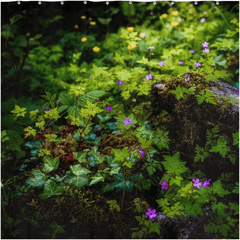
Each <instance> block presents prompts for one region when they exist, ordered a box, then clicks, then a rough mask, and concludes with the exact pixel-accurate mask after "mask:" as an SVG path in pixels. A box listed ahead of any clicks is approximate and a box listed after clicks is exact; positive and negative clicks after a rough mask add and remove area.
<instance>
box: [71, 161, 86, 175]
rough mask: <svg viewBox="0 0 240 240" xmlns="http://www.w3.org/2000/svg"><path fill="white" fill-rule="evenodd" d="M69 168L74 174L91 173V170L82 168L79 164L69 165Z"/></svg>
mask: <svg viewBox="0 0 240 240" xmlns="http://www.w3.org/2000/svg"><path fill="white" fill-rule="evenodd" d="M70 170H71V171H72V173H74V174H75V175H85V174H89V173H91V171H89V170H88V169H86V168H83V167H82V166H81V165H79V164H78V165H71V166H70Z"/></svg>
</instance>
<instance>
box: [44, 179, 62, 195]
mask: <svg viewBox="0 0 240 240" xmlns="http://www.w3.org/2000/svg"><path fill="white" fill-rule="evenodd" d="M65 188H66V186H57V184H56V183H55V182H54V181H53V180H50V179H48V180H47V181H46V183H45V185H44V189H43V192H42V193H41V194H40V195H39V196H40V198H42V199H44V198H49V197H51V196H53V195H61V194H62V193H63V190H64V189H65Z"/></svg>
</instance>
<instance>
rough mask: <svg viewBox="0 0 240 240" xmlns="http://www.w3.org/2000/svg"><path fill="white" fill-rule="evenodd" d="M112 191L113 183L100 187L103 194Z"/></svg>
mask: <svg viewBox="0 0 240 240" xmlns="http://www.w3.org/2000/svg"><path fill="white" fill-rule="evenodd" d="M113 189H114V185H113V183H107V184H103V185H102V192H103V193H105V192H109V191H112V190H113Z"/></svg>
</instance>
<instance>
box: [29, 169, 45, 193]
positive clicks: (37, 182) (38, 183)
mask: <svg viewBox="0 0 240 240" xmlns="http://www.w3.org/2000/svg"><path fill="white" fill-rule="evenodd" d="M32 174H33V175H34V176H35V178H29V179H27V180H26V182H25V184H26V185H27V187H28V188H29V189H32V188H35V187H38V188H42V187H43V186H44V184H45V180H46V176H45V174H44V173H42V172H41V171H40V170H39V169H38V170H33V171H32ZM28 188H27V189H28Z"/></svg>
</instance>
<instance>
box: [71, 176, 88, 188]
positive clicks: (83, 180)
mask: <svg viewBox="0 0 240 240" xmlns="http://www.w3.org/2000/svg"><path fill="white" fill-rule="evenodd" d="M75 178H76V180H75V181H73V185H74V186H76V187H78V188H81V187H83V186H85V185H88V176H87V175H77V176H76V177H75Z"/></svg>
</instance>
